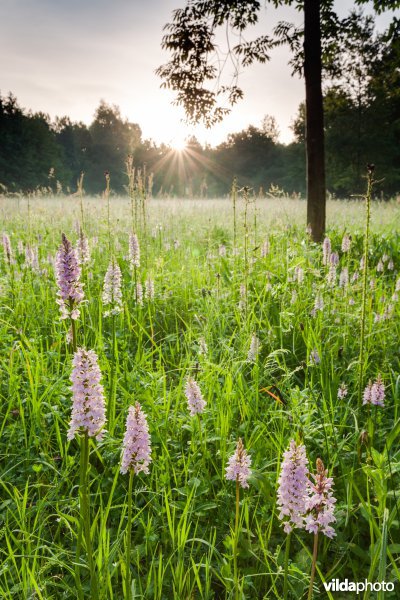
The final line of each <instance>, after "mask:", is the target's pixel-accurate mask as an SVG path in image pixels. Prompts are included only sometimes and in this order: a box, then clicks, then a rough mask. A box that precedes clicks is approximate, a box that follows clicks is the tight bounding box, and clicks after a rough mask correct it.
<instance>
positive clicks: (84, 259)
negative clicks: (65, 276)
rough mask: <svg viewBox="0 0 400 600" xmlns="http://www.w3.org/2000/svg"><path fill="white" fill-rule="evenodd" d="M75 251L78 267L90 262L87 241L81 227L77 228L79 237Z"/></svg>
mask: <svg viewBox="0 0 400 600" xmlns="http://www.w3.org/2000/svg"><path fill="white" fill-rule="evenodd" d="M75 250H76V255H77V258H78V262H79V264H80V265H84V264H87V263H89V262H90V248H89V240H88V239H87V237H86V235H85V234H84V232H83V229H82V228H81V227H79V237H78V241H77V242H76V247H75Z"/></svg>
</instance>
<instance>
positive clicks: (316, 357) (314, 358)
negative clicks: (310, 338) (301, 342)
mask: <svg viewBox="0 0 400 600" xmlns="http://www.w3.org/2000/svg"><path fill="white" fill-rule="evenodd" d="M310 360H311V362H312V363H313V364H314V365H319V364H320V362H321V358H320V356H319V354H318V350H317V349H316V348H314V349H313V350H311V352H310Z"/></svg>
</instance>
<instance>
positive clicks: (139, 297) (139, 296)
mask: <svg viewBox="0 0 400 600" xmlns="http://www.w3.org/2000/svg"><path fill="white" fill-rule="evenodd" d="M136 302H137V304H138V305H139V306H143V286H142V284H141V283H140V281H137V282H136Z"/></svg>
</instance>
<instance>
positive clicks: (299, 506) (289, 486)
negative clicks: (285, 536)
mask: <svg viewBox="0 0 400 600" xmlns="http://www.w3.org/2000/svg"><path fill="white" fill-rule="evenodd" d="M307 463H308V460H307V456H306V449H305V446H303V445H302V444H299V445H297V444H296V442H295V441H294V440H291V441H290V444H289V449H288V450H286V452H284V454H283V462H282V466H281V472H280V475H279V479H278V501H277V504H278V507H279V509H280V513H279V515H278V518H279V519H280V520H281V521H283V525H284V527H283V529H284V531H285V533H290V532H291V531H292V529H293V528H295V527H298V528H299V529H302V528H303V527H304V514H305V512H306V496H307V486H308V478H307V475H308V467H307Z"/></svg>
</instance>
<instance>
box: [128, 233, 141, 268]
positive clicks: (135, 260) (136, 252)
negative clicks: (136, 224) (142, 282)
mask: <svg viewBox="0 0 400 600" xmlns="http://www.w3.org/2000/svg"><path fill="white" fill-rule="evenodd" d="M129 262H130V263H131V267H132V268H133V267H137V268H139V267H140V246H139V240H138V237H137V235H136V233H131V235H130V236H129Z"/></svg>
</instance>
